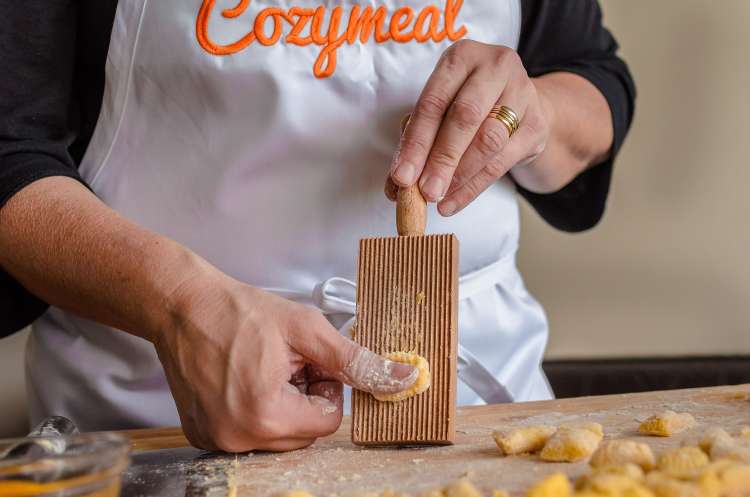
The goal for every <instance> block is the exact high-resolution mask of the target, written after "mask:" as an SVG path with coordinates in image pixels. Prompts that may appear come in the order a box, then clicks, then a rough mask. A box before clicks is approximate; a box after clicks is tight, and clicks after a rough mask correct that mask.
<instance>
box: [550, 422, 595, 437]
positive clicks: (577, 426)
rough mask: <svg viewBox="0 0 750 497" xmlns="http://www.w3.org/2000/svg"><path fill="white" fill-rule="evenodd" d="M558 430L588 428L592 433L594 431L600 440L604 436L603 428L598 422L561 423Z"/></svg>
mask: <svg viewBox="0 0 750 497" xmlns="http://www.w3.org/2000/svg"><path fill="white" fill-rule="evenodd" d="M559 429H560V430H578V429H580V430H589V431H591V432H593V433H596V434H597V435H598V436H599V439H600V440H601V439H602V438H604V428H603V427H602V425H600V424H599V423H576V424H572V425H562V426H560V428H559Z"/></svg>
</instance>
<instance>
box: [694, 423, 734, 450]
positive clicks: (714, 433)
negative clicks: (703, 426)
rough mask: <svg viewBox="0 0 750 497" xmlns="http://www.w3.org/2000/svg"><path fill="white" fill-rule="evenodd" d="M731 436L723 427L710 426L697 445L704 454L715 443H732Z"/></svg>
mask: <svg viewBox="0 0 750 497" xmlns="http://www.w3.org/2000/svg"><path fill="white" fill-rule="evenodd" d="M732 442H733V440H732V436H731V435H730V434H729V433H727V432H726V430H724V429H723V428H710V429H708V430H706V433H704V434H703V437H701V439H700V442H698V447H700V448H701V450H703V452H705V453H706V454H710V453H711V448H712V447H713V446H714V445H716V444H724V443H732Z"/></svg>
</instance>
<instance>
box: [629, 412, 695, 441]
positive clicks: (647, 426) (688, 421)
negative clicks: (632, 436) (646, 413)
mask: <svg viewBox="0 0 750 497" xmlns="http://www.w3.org/2000/svg"><path fill="white" fill-rule="evenodd" d="M693 426H695V418H694V417H693V416H692V415H691V414H689V413H686V412H685V413H679V414H678V413H676V412H674V411H664V412H661V413H659V414H654V415H653V416H651V417H650V418H648V419H647V420H645V421H644V422H643V423H641V425H640V426H639V427H638V431H639V432H641V433H644V434H646V435H654V436H657V437H669V436H672V435H674V434H675V433H680V432H682V431H685V430H687V429H688V428H692V427H693Z"/></svg>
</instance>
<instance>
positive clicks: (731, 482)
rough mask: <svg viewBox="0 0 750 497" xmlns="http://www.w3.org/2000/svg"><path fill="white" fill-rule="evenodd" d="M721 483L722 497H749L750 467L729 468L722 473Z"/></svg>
mask: <svg viewBox="0 0 750 497" xmlns="http://www.w3.org/2000/svg"><path fill="white" fill-rule="evenodd" d="M720 483H721V495H722V497H747V496H748V495H750V465H747V464H735V465H731V466H729V467H727V468H726V469H725V470H724V471H723V472H722V473H721V476H720Z"/></svg>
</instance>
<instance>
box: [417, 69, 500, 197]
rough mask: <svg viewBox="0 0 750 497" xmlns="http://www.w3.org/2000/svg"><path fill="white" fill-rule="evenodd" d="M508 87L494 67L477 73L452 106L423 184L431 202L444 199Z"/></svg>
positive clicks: (429, 160) (426, 166) (427, 164)
mask: <svg viewBox="0 0 750 497" xmlns="http://www.w3.org/2000/svg"><path fill="white" fill-rule="evenodd" d="M506 83H507V73H506V72H504V71H500V70H499V69H498V68H497V67H494V66H483V67H480V68H479V69H477V70H476V71H474V72H473V73H472V74H471V76H470V77H469V79H468V80H467V81H466V82H465V83H464V86H463V87H462V88H461V90H460V91H459V93H458V95H456V98H455V99H454V101H453V102H452V103H451V105H450V108H449V109H448V112H447V113H446V116H445V119H444V120H443V123H442V125H441V126H440V131H439V132H438V135H437V138H436V139H435V142H434V144H433V146H432V150H431V151H430V155H429V157H428V159H427V163H426V165H425V169H424V172H423V173H422V177H421V179H420V181H419V184H420V189H421V190H422V193H423V195H424V196H425V198H426V199H427V200H428V201H432V202H439V201H440V200H442V199H443V197H444V196H445V194H446V192H447V191H448V187H449V186H450V184H451V181H452V180H453V175H454V173H455V171H456V168H458V166H459V163H460V161H461V159H462V157H463V156H464V154H465V152H466V151H467V149H468V148H469V146H470V145H471V143H472V141H473V140H474V137H475V136H476V134H477V132H478V131H479V128H480V126H481V125H482V123H483V122H484V121H485V120H486V119H487V116H488V114H489V112H490V110H491V109H492V107H493V105H495V103H496V102H497V99H498V96H499V95H500V93H501V92H502V90H503V88H504V87H505V85H506Z"/></svg>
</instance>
